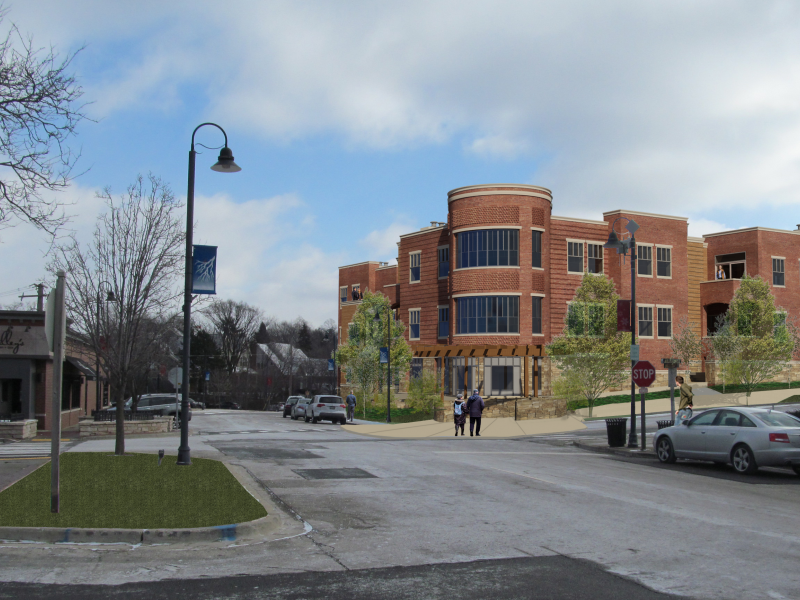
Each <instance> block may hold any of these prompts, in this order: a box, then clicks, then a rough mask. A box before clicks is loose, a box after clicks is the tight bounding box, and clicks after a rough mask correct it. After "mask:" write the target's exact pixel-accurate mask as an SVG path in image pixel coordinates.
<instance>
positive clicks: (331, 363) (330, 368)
mask: <svg viewBox="0 0 800 600" xmlns="http://www.w3.org/2000/svg"><path fill="white" fill-rule="evenodd" d="M335 369H336V361H334V360H333V359H332V358H329V359H328V371H334V370H335Z"/></svg>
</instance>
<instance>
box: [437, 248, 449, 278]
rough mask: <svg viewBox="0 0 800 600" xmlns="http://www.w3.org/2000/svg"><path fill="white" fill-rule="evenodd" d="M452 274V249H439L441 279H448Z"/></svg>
mask: <svg viewBox="0 0 800 600" xmlns="http://www.w3.org/2000/svg"><path fill="white" fill-rule="evenodd" d="M449 274H450V248H448V247H447V246H440V247H439V278H440V279H441V278H442V277H447V276H448V275H449Z"/></svg>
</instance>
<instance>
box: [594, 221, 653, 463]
mask: <svg viewBox="0 0 800 600" xmlns="http://www.w3.org/2000/svg"><path fill="white" fill-rule="evenodd" d="M620 219H625V220H626V221H627V223H626V224H625V229H627V230H628V232H629V233H630V234H631V237H630V238H628V239H626V240H620V239H619V238H618V237H617V234H616V232H615V231H614V225H615V224H616V223H617V221H619V220H620ZM638 229H639V225H638V224H637V223H636V221H634V220H632V219H628V218H626V217H619V218H617V219H615V220H614V222H613V223H612V224H611V233H609V234H608V242H607V243H606V244H605V245H604V246H603V247H604V248H613V249H615V250H616V251H617V253H618V254H622V255H627V254H628V250H630V251H631V346H634V345H636V316H637V315H636V237H635V235H634V234H635V233H636V231H637V230H638ZM634 366H636V361H635V360H633V359H631V431H630V434H629V435H628V448H636V446H638V437H637V435H636V384H635V383H633V376H632V375H633V368H634ZM644 434H645V433H644V431H642V436H644ZM642 439H644V437H643V438H642Z"/></svg>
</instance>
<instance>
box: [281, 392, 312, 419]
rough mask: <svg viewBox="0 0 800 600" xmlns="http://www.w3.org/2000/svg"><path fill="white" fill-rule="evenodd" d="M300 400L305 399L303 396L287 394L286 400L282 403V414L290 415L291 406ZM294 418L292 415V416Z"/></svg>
mask: <svg viewBox="0 0 800 600" xmlns="http://www.w3.org/2000/svg"><path fill="white" fill-rule="evenodd" d="M300 400H306V398H305V397H304V396H289V397H288V398H287V399H286V402H284V404H283V416H284V418H286V417H291V416H292V407H293V406H294V405H295V404H297V403H298V402H299V401H300ZM292 418H294V417H292Z"/></svg>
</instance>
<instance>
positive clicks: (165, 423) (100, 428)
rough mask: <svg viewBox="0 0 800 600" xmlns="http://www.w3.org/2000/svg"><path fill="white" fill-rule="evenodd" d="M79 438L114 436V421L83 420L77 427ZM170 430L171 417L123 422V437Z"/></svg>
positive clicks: (115, 424)
mask: <svg viewBox="0 0 800 600" xmlns="http://www.w3.org/2000/svg"><path fill="white" fill-rule="evenodd" d="M78 428H79V435H80V437H95V436H101V435H116V433H117V423H116V422H115V421H93V420H88V419H87V420H84V421H81V422H80V424H79V425H78ZM171 428H172V417H156V418H155V419H153V420H152V421H125V435H129V434H145V433H169V432H170V430H171Z"/></svg>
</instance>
